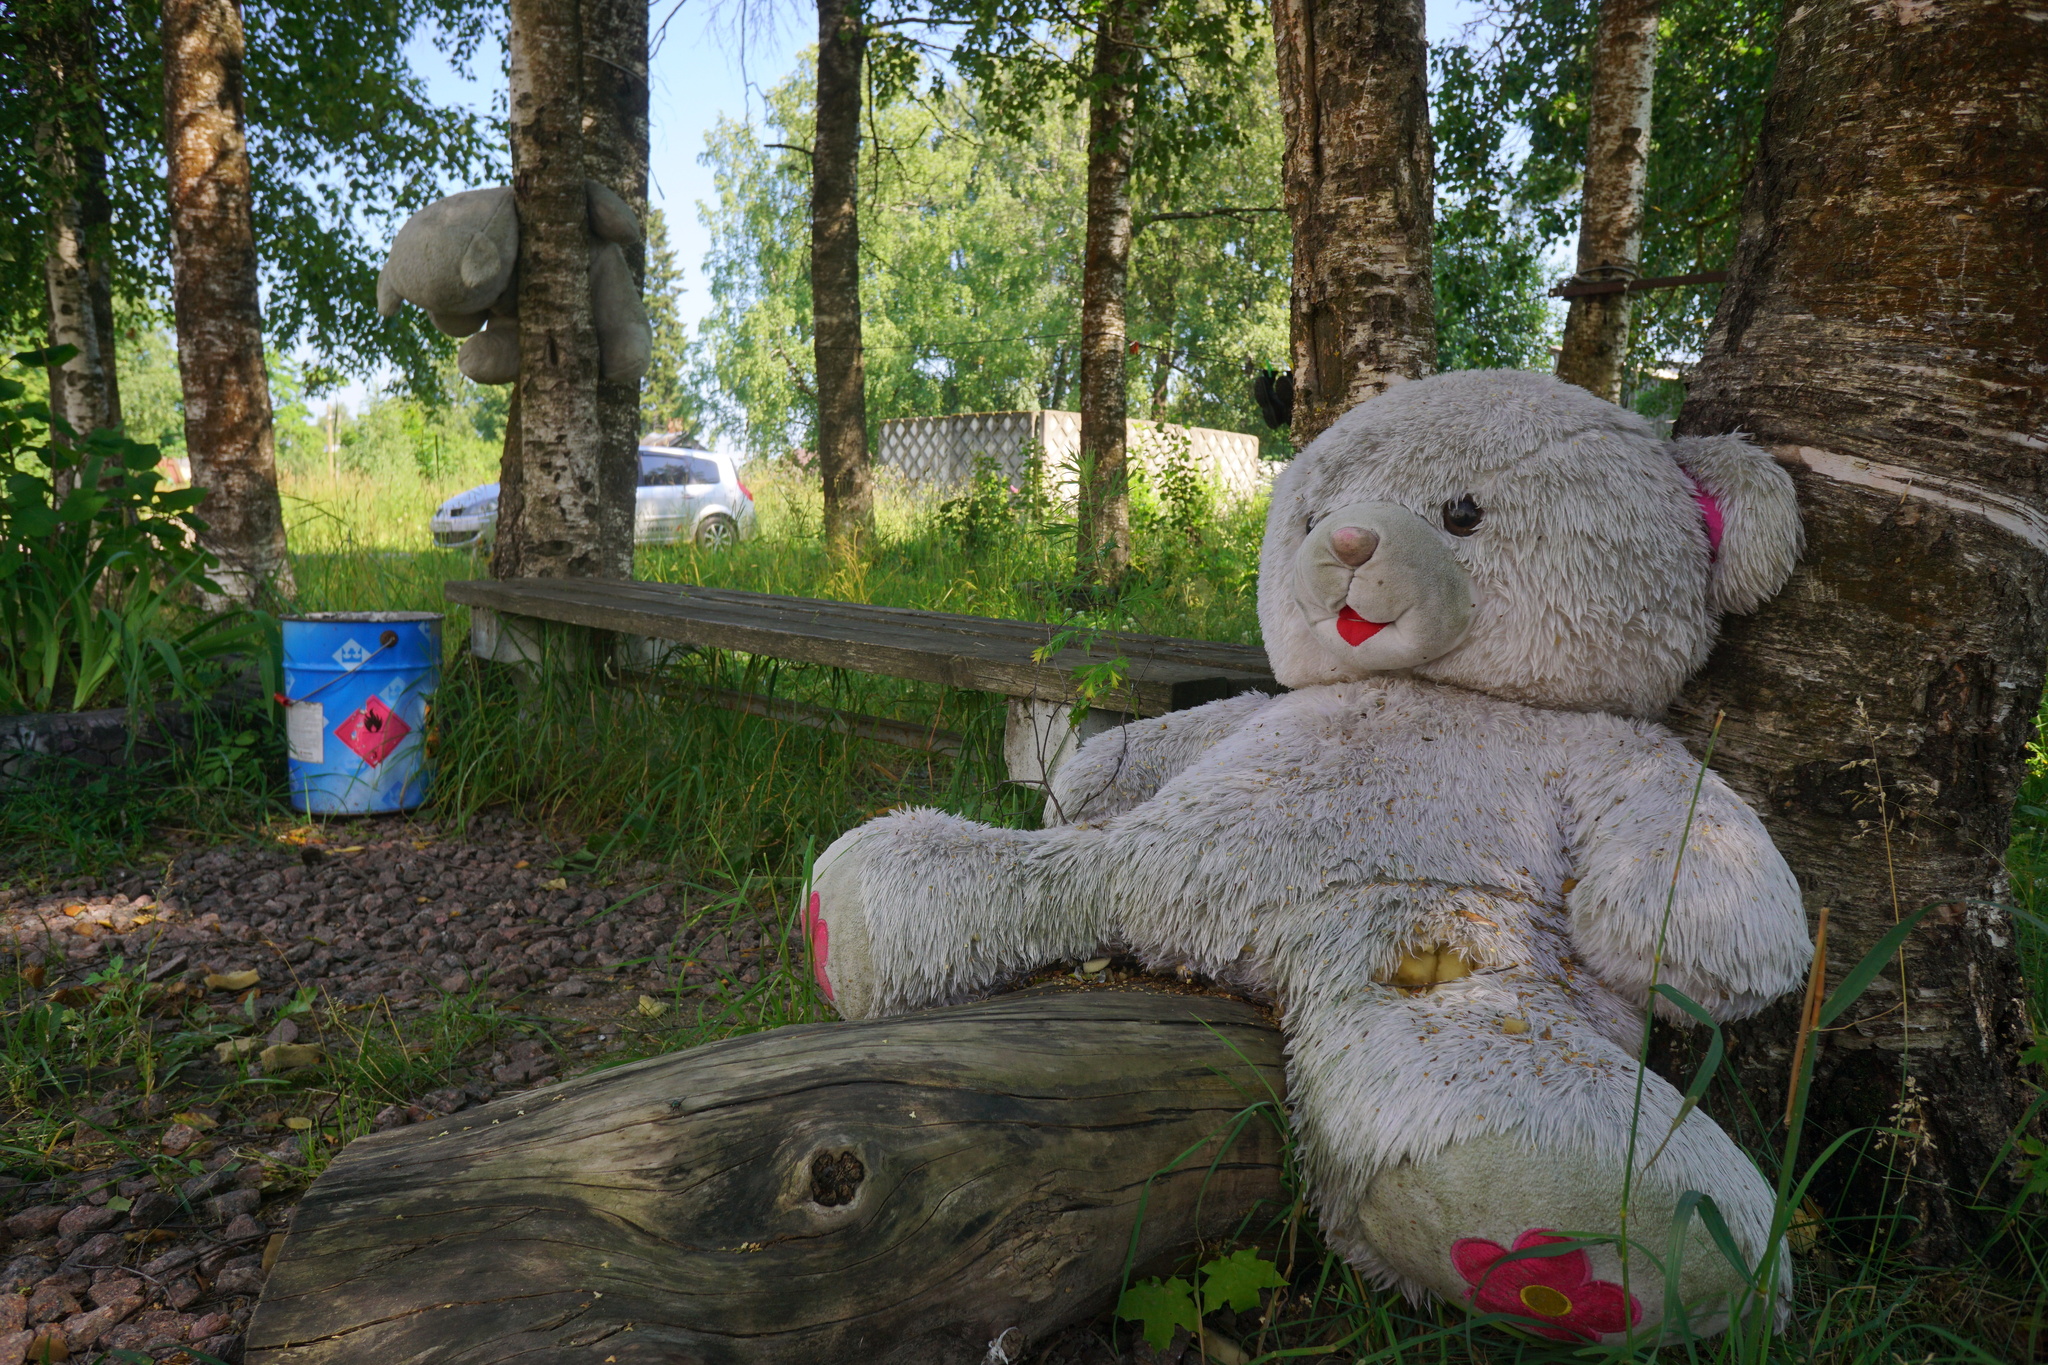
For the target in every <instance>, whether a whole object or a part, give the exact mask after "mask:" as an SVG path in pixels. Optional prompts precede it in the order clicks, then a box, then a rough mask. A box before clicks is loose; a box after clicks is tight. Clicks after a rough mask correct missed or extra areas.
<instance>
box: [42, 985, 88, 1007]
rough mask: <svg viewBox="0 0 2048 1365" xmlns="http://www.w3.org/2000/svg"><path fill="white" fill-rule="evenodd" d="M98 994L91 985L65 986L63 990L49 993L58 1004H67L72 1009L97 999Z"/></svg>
mask: <svg viewBox="0 0 2048 1365" xmlns="http://www.w3.org/2000/svg"><path fill="white" fill-rule="evenodd" d="M99 994H100V993H99V991H98V990H96V989H94V988H93V987H91V986H66V987H65V988H64V989H63V990H61V991H57V992H56V993H54V994H53V995H51V996H50V998H51V999H52V1000H54V1001H56V1002H57V1003H58V1004H60V1005H69V1006H70V1007H71V1008H72V1009H82V1008H84V1007H85V1006H87V1005H90V1004H91V1003H92V1002H93V1001H95V1000H97V999H99Z"/></svg>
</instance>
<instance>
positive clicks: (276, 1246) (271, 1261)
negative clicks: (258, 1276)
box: [263, 1232, 284, 1274]
mask: <svg viewBox="0 0 2048 1365" xmlns="http://www.w3.org/2000/svg"><path fill="white" fill-rule="evenodd" d="M283 1250H284V1234H283V1233H281V1232H273V1233H271V1234H270V1240H269V1241H267V1242H265V1243H264V1244H263V1270H264V1273H265V1274H268V1273H269V1271H270V1268H271V1267H272V1266H274V1265H276V1264H277V1253H278V1252H280V1251H283Z"/></svg>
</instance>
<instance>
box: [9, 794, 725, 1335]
mask: <svg viewBox="0 0 2048 1365" xmlns="http://www.w3.org/2000/svg"><path fill="white" fill-rule="evenodd" d="M589 862H590V860H589V859H588V858H580V859H579V857H578V856H577V851H576V850H575V849H573V848H570V847H565V846H560V845H557V844H555V843H553V842H551V841H549V840H548V839H547V838H546V837H545V836H543V835H541V834H539V833H538V832H536V831H534V830H532V829H529V828H525V827H522V826H519V825H516V824H513V823H510V822H497V823H485V824H480V825H472V826H471V827H470V828H469V829H468V830H467V831H465V833H464V836H463V837H462V838H460V839H453V838H449V839H443V838H442V837H440V834H439V832H438V831H437V830H436V829H435V827H434V826H432V825H430V824H423V823H401V822H396V821H392V820H384V821H378V822H365V823H363V824H359V825H356V826H353V827H348V828H342V829H337V828H334V827H330V828H328V829H327V830H324V831H319V832H315V831H312V830H307V829H297V830H279V831H273V838H272V840H271V841H270V842H269V843H267V844H263V845H239V846H232V847H216V848H210V849H204V850H193V851H190V852H186V853H182V854H179V855H177V856H176V857H175V858H173V859H172V860H171V861H170V862H169V863H167V864H163V865H159V866H158V867H155V868H153V869H150V870H147V871H142V870H136V871H129V872H122V873H116V874H112V875H109V876H107V877H105V878H103V879H93V878H81V879H74V880H71V881H68V882H63V883H59V884H57V885H55V886H47V887H41V888H37V889H35V890H34V891H33V892H28V891H24V890H20V889H4V888H0V958H4V957H6V956H11V957H12V958H13V960H14V965H15V969H16V971H17V972H18V974H19V975H20V977H21V980H22V983H23V985H24V987H25V988H27V990H28V993H29V994H30V995H31V996H42V997H45V998H53V999H55V1000H57V1001H59V1002H61V1003H64V1004H66V1005H71V1006H73V1007H77V1008H90V1005H91V1002H92V1001H93V1000H94V999H95V998H96V994H97V992H99V991H101V990H104V989H107V988H106V987H104V986H102V985H99V984H95V983H94V982H93V981H92V980H91V979H90V978H91V977H92V975H93V974H94V973H95V972H104V971H105V969H106V968H108V967H109V966H110V964H111V963H112V962H113V960H114V959H115V958H120V959H122V960H123V962H124V964H125V967H126V969H127V970H128V971H129V972H131V973H139V974H141V975H142V976H144V977H145V978H146V979H147V980H148V981H149V982H150V983H151V988H150V989H149V990H148V991H147V992H146V995H145V999H146V1000H147V1001H148V1002H149V1006H148V1010H149V1013H150V1014H151V1015H152V1016H153V1017H151V1018H149V1019H145V1020H144V1021H142V1025H141V1026H144V1027H148V1028H150V1029H151V1030H152V1031H162V1032H183V1033H186V1034H187V1036H189V1034H190V1031H191V1030H193V1029H195V1028H200V1029H203V1028H207V1027H209V1026H210V1027H212V1028H214V1029H216V1030H217V1031H219V1032H220V1033H222V1035H223V1036H227V1037H228V1042H227V1043H226V1044H224V1045H223V1046H222V1047H221V1048H216V1049H215V1051H214V1055H213V1056H211V1057H209V1056H207V1055H206V1053H205V1051H204V1050H203V1049H202V1050H201V1052H200V1055H199V1056H198V1057H197V1058H196V1059H195V1060H194V1061H193V1062H191V1063H190V1064H188V1065H187V1066H186V1067H185V1068H184V1069H183V1070H181V1071H180V1072H178V1073H177V1074H176V1075H175V1076H174V1077H172V1078H171V1080H170V1081H169V1083H168V1084H162V1085H160V1086H158V1087H156V1088H153V1089H152V1088H150V1087H145V1086H144V1085H142V1084H141V1083H140V1082H141V1078H140V1077H139V1075H138V1073H137V1071H136V1068H135V1067H134V1066H132V1065H130V1066H124V1067H114V1068H107V1069H104V1070H103V1071H86V1072H83V1073H81V1075H80V1076H74V1077H73V1078H72V1079H74V1080H77V1079H80V1078H81V1077H82V1079H83V1080H84V1082H85V1084H84V1087H83V1089H84V1091H85V1092H86V1098H85V1099H84V1100H83V1101H82V1102H81V1103H82V1105H83V1107H81V1108H80V1109H79V1110H78V1113H77V1117H78V1120H79V1122H78V1123H77V1124H76V1125H75V1126H74V1127H73V1128H70V1129H66V1130H64V1134H63V1140H65V1141H67V1142H68V1144H69V1145H68V1147H66V1148H64V1149H63V1150H61V1151H56V1152H55V1155H56V1156H57V1157H58V1158H59V1160H58V1161H57V1162H55V1163H53V1164H57V1165H63V1164H68V1165H69V1166H70V1167H71V1170H70V1171H69V1172H68V1173H67V1174H65V1175H63V1176H62V1177H60V1178H56V1179H45V1180H41V1181H33V1182H30V1181H23V1180H21V1179H18V1178H13V1177H0V1213H4V1216H5V1222H4V1226H5V1236H4V1237H0V1365H20V1362H22V1361H24V1360H37V1361H40V1360H44V1359H49V1360H64V1359H70V1360H91V1359H97V1358H104V1359H109V1360H113V1359H120V1358H121V1357H116V1356H108V1355H106V1354H105V1353H107V1352H110V1351H114V1350H121V1351H128V1352H140V1353H142V1354H143V1355H146V1356H150V1357H153V1358H155V1359H157V1360H160V1361H166V1362H192V1361H198V1360H201V1359H203V1358H204V1357H202V1356H200V1355H195V1354H194V1352H203V1353H204V1356H205V1357H212V1358H214V1359H217V1360H221V1361H225V1362H229V1365H233V1362H235V1361H238V1360H239V1359H240V1353H241V1332H242V1330H243V1328H244V1327H245V1326H246V1324H247V1321H248V1315H249V1312H250V1309H251V1308H252V1307H253V1305H254V1303H255V1298H256V1295H257V1294H258V1292H259V1291H260V1290H261V1287H262V1284H263V1277H264V1273H265V1269H266V1260H267V1258H268V1257H272V1256H274V1255H275V1254H276V1249H277V1246H278V1244H280V1243H281V1242H282V1241H283V1238H282V1235H281V1233H282V1230H283V1229H284V1228H285V1227H287V1226H288V1225H289V1221H290V1214H291V1207H292V1204H293V1203H294V1202H295V1200H296V1198H297V1195H298V1193H299V1191H300V1190H302V1189H303V1188H304V1185H305V1183H306V1178H307V1175H308V1173H309V1169H310V1167H309V1164H308V1151H309V1144H310V1143H314V1142H318V1141H320V1140H322V1136H323V1130H324V1129H325V1128H326V1127H327V1126H328V1124H329V1121H331V1120H332V1118H333V1117H334V1115H333V1110H332V1106H333V1105H334V1103H335V1100H334V1098H333V1086H332V1085H331V1084H324V1085H307V1086H303V1087H288V1088H287V1089H286V1090H276V1089H264V1088H262V1087H253V1088H252V1087H250V1086H248V1085H246V1084H243V1082H244V1081H245V1079H246V1078H247V1077H249V1076H253V1075H257V1074H271V1073H284V1074H286V1075H289V1073H290V1072H291V1070H292V1068H293V1067H294V1066H297V1065H303V1064H307V1063H315V1064H317V1063H318V1062H319V1061H320V1060H321V1056H322V1054H321V1053H320V1052H316V1051H315V1049H322V1048H326V1049H332V1048H333V1046H334V1045H335V1042H336V1039H335V1038H334V1036H333V1030H334V1028H335V1027H336V1025H335V1023H334V1021H346V1020H350V1019H365V1018H367V1019H370V1020H375V1019H377V1018H379V1017H386V1018H387V1019H388V1024H389V1025H390V1026H391V1027H394V1028H397V1029H400V1030H401V1031H402V1030H404V1029H405V1028H406V1027H407V1026H408V1025H409V1024H411V1023H414V1022H415V1021H422V1020H424V1019H425V1018H426V1017H427V1014H428V1013H429V1012H431V1011H434V1010H437V1009H444V1008H445V1007H446V1004H447V999H448V997H451V996H452V997H462V998H466V999H469V1000H472V1001H476V1002H483V1001H489V1002H491V1003H493V1004H494V1005H495V1006H497V1008H498V1010H499V1012H500V1014H501V1015H502V1017H504V1018H506V1019H508V1020H516V1021H518V1023H519V1024H520V1025H521V1027H519V1028H516V1029H510V1028H508V1029H501V1030H497V1031H495V1032H488V1033H487V1034H486V1036H485V1037H484V1038H483V1040H482V1041H480V1042H478V1043H477V1044H476V1045H475V1046H474V1047H472V1048H470V1049H469V1050H468V1051H466V1052H465V1053H463V1054H462V1055H460V1056H459V1057H455V1058H453V1059H451V1064H450V1065H449V1066H448V1067H447V1068H445V1069H444V1070H443V1071H442V1072H441V1074H440V1075H439V1076H438V1077H437V1078H436V1079H437V1081H438V1084H437V1085H436V1086H435V1088H433V1089H429V1090H426V1091H425V1093H422V1094H419V1095H409V1096H405V1097H402V1098H400V1099H398V1100H395V1101H394V1102H391V1103H388V1104H385V1105H384V1106H383V1107H382V1108H381V1109H380V1110H379V1111H378V1112H377V1113H376V1114H375V1116H374V1118H373V1119H372V1121H371V1124H370V1126H371V1127H372V1128H376V1129H385V1128H392V1127H397V1126H400V1125H403V1124H405V1123H410V1122H424V1121H427V1120H430V1119H437V1118H441V1117H443V1116H445V1115H447V1114H450V1113H453V1112H455V1111H457V1110H459V1109H462V1108H466V1107H468V1106H469V1105H472V1104H476V1103H481V1102H483V1101H484V1100H487V1099H490V1098H492V1097H494V1096H496V1095H498V1094H502V1093H504V1092H506V1091H509V1090H516V1089H523V1088H528V1087H531V1086H536V1085H543V1084H547V1083H548V1082H549V1081H551V1080H553V1079H555V1078H556V1077H557V1076H558V1075H559V1074H561V1073H563V1072H564V1071H573V1070H575V1069H578V1068H579V1066H580V1065H581V1064H582V1063H583V1062H585V1061H596V1060H599V1059H601V1058H602V1056H603V1054H605V1053H608V1052H612V1051H616V1050H618V1049H620V1048H621V1047H623V1046H626V1045H627V1040H626V1039H625V1038H624V1037H622V1030H621V1025H620V1022H619V1021H620V1020H622V1019H633V1020H636V1021H638V1022H645V1020H646V1018H647V1017H649V1015H648V1009H649V1008H650V1007H651V1008H660V1002H661V1001H663V1000H666V999H673V998H674V992H673V988H674V987H676V986H678V985H683V986H692V985H703V984H706V983H711V982H714V981H716V980H718V979H720V978H724V979H725V980H727V981H729V982H732V983H736V984H737V985H738V986H742V987H743V986H744V985H745V984H750V983H753V982H756V981H758V980H759V979H760V973H761V970H762V969H761V967H760V965H759V958H760V954H761V951H762V944H761V933H760V929H759V927H758V924H759V921H758V917H757V916H756V915H754V914H747V913H741V914H738V915H735V914H733V913H732V911H731V909H730V908H727V907H720V906H717V905H710V900H711V898H710V896H709V894H708V893H706V892H703V891H701V890H699V891H692V890H690V889H689V888H687V887H685V886H682V885H680V884H678V882H677V881H676V880H675V879H673V878H672V877H670V876H668V875H667V874H666V870H665V869H663V868H660V867H658V866H656V865H653V864H639V865H635V866H633V867H630V868H627V869H625V874H626V875H624V876H622V877H621V876H617V875H616V874H614V876H612V877H610V878H607V879H606V881H607V882H608V884H598V883H597V882H595V881H593V880H592V879H591V878H590V877H589V876H587V875H585V874H583V873H580V872H578V871H577V870H575V869H576V868H577V867H579V866H587V865H588V864H589ZM707 906H709V909H710V911H711V913H709V914H702V913H700V912H702V911H704V910H705V909H706V908H707ZM714 921H716V922H714ZM308 992H310V999H311V1002H312V1005H313V1008H311V1009H296V1010H295V1009H294V1008H293V1007H294V1005H295V1004H296V1003H303V1002H305V1001H306V1000H307V999H308ZM642 997H646V999H647V1005H646V1006H643V1004H642ZM21 1003H24V1002H21V1001H17V1004H18V1005H19V1004H21ZM28 1003H33V1002H32V1001H31V1002H28ZM386 1011H388V1016H387V1015H386ZM323 1021H325V1022H323ZM229 1035H232V1036H229ZM237 1039H239V1041H237ZM636 1041H637V1042H639V1043H641V1044H643V1045H644V1043H645V1041H646V1040H644V1039H641V1040H636ZM300 1074H301V1075H310V1074H313V1073H300ZM146 1092H147V1093H146ZM250 1095H255V1096H257V1097H258V1102H260V1103H268V1104H271V1105H273V1106H276V1105H280V1104H281V1107H280V1108H278V1109H277V1110H276V1111H275V1112H270V1113H264V1114H251V1113H247V1112H244V1109H245V1108H246V1107H247V1106H246V1104H245V1103H244V1102H243V1098H242V1097H246V1096H250ZM323 1095H324V1096H325V1098H324V1099H323V1098H322V1096H323ZM17 1098H19V1096H18V1097H17ZM380 1098H382V1097H380ZM30 1102H31V1103H40V1102H41V1101H39V1100H34V1099H32V1100H31V1101H30ZM323 1104H324V1105H326V1106H327V1107H328V1108H327V1112H326V1113H324V1114H323V1112H322V1109H321V1106H322V1105H323ZM287 1110H296V1111H298V1112H292V1113H287V1112H285V1111H287ZM295 1130H297V1131H295ZM325 1140H326V1141H328V1142H329V1143H330V1144H331V1143H332V1142H333V1141H334V1139H332V1138H326V1139H325ZM53 1150H54V1149H53ZM67 1154H68V1155H67ZM129 1358H130V1359H133V1358H134V1357H129Z"/></svg>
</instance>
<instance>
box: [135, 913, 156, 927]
mask: <svg viewBox="0 0 2048 1365" xmlns="http://www.w3.org/2000/svg"><path fill="white" fill-rule="evenodd" d="M155 923H156V916H155V915H137V916H136V917H135V920H134V924H135V927H136V928H137V929H140V928H141V927H142V926H143V925H145V924H155Z"/></svg>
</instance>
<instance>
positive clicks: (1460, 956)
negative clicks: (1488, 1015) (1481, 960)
mask: <svg viewBox="0 0 2048 1365" xmlns="http://www.w3.org/2000/svg"><path fill="white" fill-rule="evenodd" d="M1474 970H1475V968H1474V967H1473V965H1472V959H1471V958H1469V957H1467V956H1465V953H1464V950H1462V949H1459V948H1453V947H1451V946H1450V945H1449V944H1447V943H1436V944H1431V945H1430V946H1429V947H1427V948H1416V949H1414V950H1412V951H1410V952H1409V953H1408V954H1407V955H1406V956H1404V957H1403V958H1402V959H1401V960H1400V962H1399V963H1397V964H1396V965H1395V967H1394V975H1393V976H1392V978H1390V980H1391V984H1393V985H1396V986H1399V987H1400V988H1401V989H1402V990H1404V991H1426V990H1429V989H1430V988H1431V987H1433V986H1441V985H1443V984H1444V983H1445V982H1447V981H1462V980H1464V979H1465V978H1466V977H1468V976H1470V975H1472V973H1473V971H1474Z"/></svg>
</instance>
